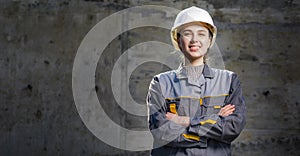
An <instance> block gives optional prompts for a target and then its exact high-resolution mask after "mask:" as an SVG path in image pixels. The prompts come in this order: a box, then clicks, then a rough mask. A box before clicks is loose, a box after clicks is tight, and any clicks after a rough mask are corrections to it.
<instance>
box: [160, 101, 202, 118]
mask: <svg viewBox="0 0 300 156" xmlns="http://www.w3.org/2000/svg"><path fill="white" fill-rule="evenodd" d="M165 102H166V107H167V112H171V113H174V114H177V115H179V116H194V115H195V114H196V112H197V110H198V109H199V98H190V97H180V98H174V99H166V100H165Z"/></svg>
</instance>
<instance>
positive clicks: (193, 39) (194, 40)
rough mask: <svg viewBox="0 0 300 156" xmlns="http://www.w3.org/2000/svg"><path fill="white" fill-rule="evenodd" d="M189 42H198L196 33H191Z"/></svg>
mask: <svg viewBox="0 0 300 156" xmlns="http://www.w3.org/2000/svg"><path fill="white" fill-rule="evenodd" d="M190 42H191V43H195V42H199V37H198V35H197V34H195V33H194V34H193V35H192V37H191V41H190Z"/></svg>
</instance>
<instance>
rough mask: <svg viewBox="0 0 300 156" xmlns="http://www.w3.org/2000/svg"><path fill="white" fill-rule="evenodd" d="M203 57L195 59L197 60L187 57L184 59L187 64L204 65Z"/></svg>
mask: <svg viewBox="0 0 300 156" xmlns="http://www.w3.org/2000/svg"><path fill="white" fill-rule="evenodd" d="M203 64H204V63H203V57H201V58H198V59H195V60H189V59H187V58H185V59H184V65H185V66H200V65H203Z"/></svg>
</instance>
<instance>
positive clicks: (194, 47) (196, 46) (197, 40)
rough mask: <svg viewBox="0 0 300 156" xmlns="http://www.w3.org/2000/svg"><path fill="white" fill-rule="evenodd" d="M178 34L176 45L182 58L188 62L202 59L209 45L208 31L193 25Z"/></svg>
mask: <svg viewBox="0 0 300 156" xmlns="http://www.w3.org/2000/svg"><path fill="white" fill-rule="evenodd" d="M179 34H180V37H179V39H178V45H179V47H180V49H181V51H182V53H183V54H184V56H185V57H186V58H187V59H188V60H189V61H190V62H194V61H197V60H199V59H203V56H204V55H205V54H206V53H207V50H208V48H209V46H210V44H211V38H210V36H209V31H208V29H207V28H206V27H203V26H201V25H195V24H194V25H189V26H186V27H184V28H183V29H182V30H181V31H180V32H179Z"/></svg>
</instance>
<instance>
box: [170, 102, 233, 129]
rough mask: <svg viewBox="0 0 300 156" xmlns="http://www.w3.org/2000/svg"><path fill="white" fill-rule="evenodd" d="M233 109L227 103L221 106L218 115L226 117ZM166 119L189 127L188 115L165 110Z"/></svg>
mask: <svg viewBox="0 0 300 156" xmlns="http://www.w3.org/2000/svg"><path fill="white" fill-rule="evenodd" d="M234 110H235V105H231V104H228V105H226V106H225V107H222V108H221V110H220V111H219V113H218V115H220V116H223V117H226V116H228V115H230V114H232V113H233V112H234ZM166 119H167V120H169V121H173V122H175V123H176V124H179V125H182V126H184V127H189V126H190V120H191V119H190V117H188V116H178V115H176V114H173V113H170V112H167V114H166Z"/></svg>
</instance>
